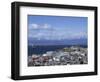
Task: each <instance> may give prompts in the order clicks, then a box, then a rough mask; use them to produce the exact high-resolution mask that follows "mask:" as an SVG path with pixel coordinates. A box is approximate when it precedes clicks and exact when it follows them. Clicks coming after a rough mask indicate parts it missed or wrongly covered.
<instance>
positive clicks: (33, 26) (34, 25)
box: [31, 23, 39, 29]
mask: <svg viewBox="0 0 100 82" xmlns="http://www.w3.org/2000/svg"><path fill="white" fill-rule="evenodd" d="M31 26H32V28H33V29H37V28H38V27H39V25H38V24H34V23H33V24H31Z"/></svg>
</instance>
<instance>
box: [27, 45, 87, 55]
mask: <svg viewBox="0 0 100 82" xmlns="http://www.w3.org/2000/svg"><path fill="white" fill-rule="evenodd" d="M70 46H72V45H55V46H54V45H48V46H47V45H46V46H28V55H32V54H44V53H46V52H47V51H55V50H58V49H62V48H65V47H70ZM80 46H81V47H84V48H86V47H87V46H86V45H80Z"/></svg>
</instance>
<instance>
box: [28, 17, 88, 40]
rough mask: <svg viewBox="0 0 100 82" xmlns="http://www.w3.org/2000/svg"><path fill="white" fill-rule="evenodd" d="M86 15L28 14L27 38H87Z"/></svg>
mask: <svg viewBox="0 0 100 82" xmlns="http://www.w3.org/2000/svg"><path fill="white" fill-rule="evenodd" d="M87 24H88V18H87V17H71V16H45V15H44V16H43V15H28V38H29V39H30V38H32V39H35V40H66V39H81V38H87V26H88V25H87Z"/></svg>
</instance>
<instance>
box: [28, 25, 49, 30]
mask: <svg viewBox="0 0 100 82" xmlns="http://www.w3.org/2000/svg"><path fill="white" fill-rule="evenodd" d="M50 27H51V26H50V25H49V24H42V25H39V24H35V23H32V24H30V25H29V28H31V30H32V29H50Z"/></svg>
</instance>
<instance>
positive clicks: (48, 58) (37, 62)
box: [28, 46, 88, 66]
mask: <svg viewBox="0 0 100 82" xmlns="http://www.w3.org/2000/svg"><path fill="white" fill-rule="evenodd" d="M87 63H88V59H87V48H82V47H79V46H71V47H65V48H63V49H60V50H56V51H47V52H46V53H44V54H40V55H37V54H32V55H31V56H28V66H54V65H73V64H87Z"/></svg>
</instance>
